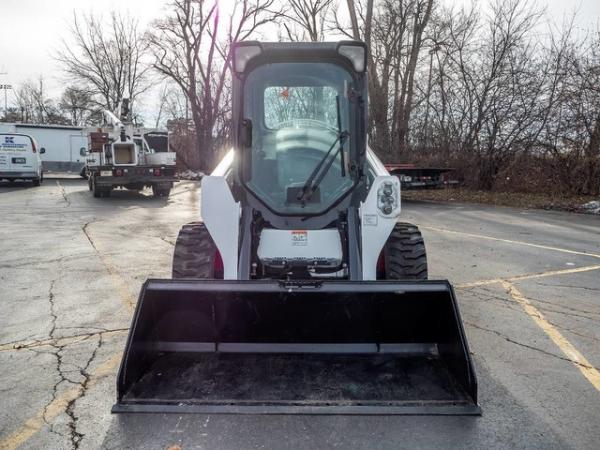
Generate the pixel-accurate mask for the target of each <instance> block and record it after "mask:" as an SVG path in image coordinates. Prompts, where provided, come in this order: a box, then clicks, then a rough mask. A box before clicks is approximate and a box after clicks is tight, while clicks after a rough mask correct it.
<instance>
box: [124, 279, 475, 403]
mask: <svg viewBox="0 0 600 450" xmlns="http://www.w3.org/2000/svg"><path fill="white" fill-rule="evenodd" d="M117 391H118V392H117V394H118V399H117V403H116V404H115V406H114V407H113V412H177V413H183V412H202V413H258V414H279V413H282V414H296V413H297V414H479V413H480V409H479V406H478V405H477V381H476V378H475V372H474V370H473V366H472V362H471V358H470V355H469V351H468V347H467V342H466V339H465V335H464V331H463V327H462V323H461V319H460V315H459V312H458V306H457V304H456V300H455V297H454V293H453V290H452V287H451V286H450V284H449V283H448V282H447V281H425V282H389V281H385V282H381V281H378V282H347V281H340V282H337V281H324V282H316V283H306V282H299V283H293V282H292V283H279V282H277V281H222V280H149V281H147V282H146V283H145V285H144V287H143V289H142V292H141V294H140V298H139V302H138V305H137V309H136V312H135V315H134V318H133V323H132V327H131V330H130V333H129V337H128V340H127V347H126V349H125V353H124V357H123V360H122V362H121V368H120V371H119V376H118V384H117Z"/></svg>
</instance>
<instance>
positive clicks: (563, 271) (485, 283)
mask: <svg viewBox="0 0 600 450" xmlns="http://www.w3.org/2000/svg"><path fill="white" fill-rule="evenodd" d="M592 270H600V264H599V265H595V266H585V267H576V268H573V269H561V270H549V271H548V272H540V273H532V274H525V275H515V276H513V277H509V278H491V279H489V280H479V281H472V282H469V283H460V284H457V285H455V287H456V288H457V289H467V288H472V287H478V286H488V285H490V284H496V283H502V282H505V281H509V282H512V281H523V280H533V279H536V278H545V277H554V276H558V275H568V274H573V273H581V272H590V271H592Z"/></svg>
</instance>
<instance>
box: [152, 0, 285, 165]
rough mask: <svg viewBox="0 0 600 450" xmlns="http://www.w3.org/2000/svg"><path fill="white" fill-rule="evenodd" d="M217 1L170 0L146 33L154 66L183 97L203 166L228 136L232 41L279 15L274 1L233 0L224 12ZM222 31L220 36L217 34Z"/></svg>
mask: <svg viewBox="0 0 600 450" xmlns="http://www.w3.org/2000/svg"><path fill="white" fill-rule="evenodd" d="M218 5H219V3H218V2H217V1H214V0H213V1H208V0H175V1H173V3H172V4H171V12H170V15H169V16H168V17H167V18H166V19H163V20H160V21H158V22H156V24H155V31H154V32H152V33H151V34H150V36H149V42H150V47H151V49H152V52H153V55H154V58H155V62H154V68H155V69H156V70H157V71H158V72H159V73H160V74H162V75H163V76H165V77H167V78H168V79H171V80H172V81H173V82H174V83H176V84H177V85H178V86H179V88H180V89H181V90H182V92H183V93H184V94H185V95H186V97H187V99H188V103H189V108H190V111H191V115H192V121H193V122H194V126H195V130H196V149H197V152H198V154H199V155H201V158H200V159H201V162H202V164H203V167H202V168H204V169H206V168H209V167H211V166H212V165H213V163H214V162H215V158H216V156H217V152H218V151H219V150H220V148H219V147H220V146H221V145H224V144H225V143H226V142H227V141H228V139H229V132H230V125H229V123H230V117H229V114H228V111H229V101H228V100H229V99H227V98H226V97H227V94H228V87H229V80H228V77H229V76H230V70H231V50H232V44H233V43H234V42H237V41H240V40H244V39H247V38H249V37H250V36H251V35H252V34H253V33H254V32H256V30H258V29H259V28H260V27H262V26H263V25H265V24H266V23H269V22H271V21H272V20H273V19H274V18H275V17H277V16H278V15H279V14H280V13H279V12H277V11H276V10H275V9H274V8H275V0H242V1H239V2H235V5H234V6H233V9H232V10H231V11H230V13H229V15H228V16H226V15H224V14H223V13H224V11H219V9H218ZM222 35H224V36H225V37H224V38H220V36H222Z"/></svg>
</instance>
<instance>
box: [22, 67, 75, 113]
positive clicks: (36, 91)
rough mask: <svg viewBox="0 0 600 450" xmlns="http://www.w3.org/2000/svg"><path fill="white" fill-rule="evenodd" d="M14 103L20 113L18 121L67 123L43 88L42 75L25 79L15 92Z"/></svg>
mask: <svg viewBox="0 0 600 450" xmlns="http://www.w3.org/2000/svg"><path fill="white" fill-rule="evenodd" d="M15 104H16V107H17V109H18V111H19V113H20V121H21V122H25V123H38V124H46V123H54V124H67V123H68V122H67V121H66V119H65V118H64V117H63V116H62V115H61V113H60V111H59V110H58V108H57V106H56V103H55V102H54V100H53V99H51V98H50V97H49V96H48V94H47V92H46V88H45V82H44V79H43V77H40V78H39V79H38V80H37V81H35V82H34V81H31V80H29V81H25V82H24V83H22V84H21V85H20V86H19V88H18V89H17V90H16V92H15Z"/></svg>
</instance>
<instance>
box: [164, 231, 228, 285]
mask: <svg viewBox="0 0 600 450" xmlns="http://www.w3.org/2000/svg"><path fill="white" fill-rule="evenodd" d="M216 254H217V246H216V245H215V243H214V242H213V240H212V238H211V237H210V233H209V232H208V230H207V229H206V226H205V225H204V223H203V222H191V223H188V224H186V225H184V226H183V227H181V230H179V235H178V236H177V241H176V243H175V251H174V253H173V278H215V257H216ZM220 278H222V276H221V277H220Z"/></svg>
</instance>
